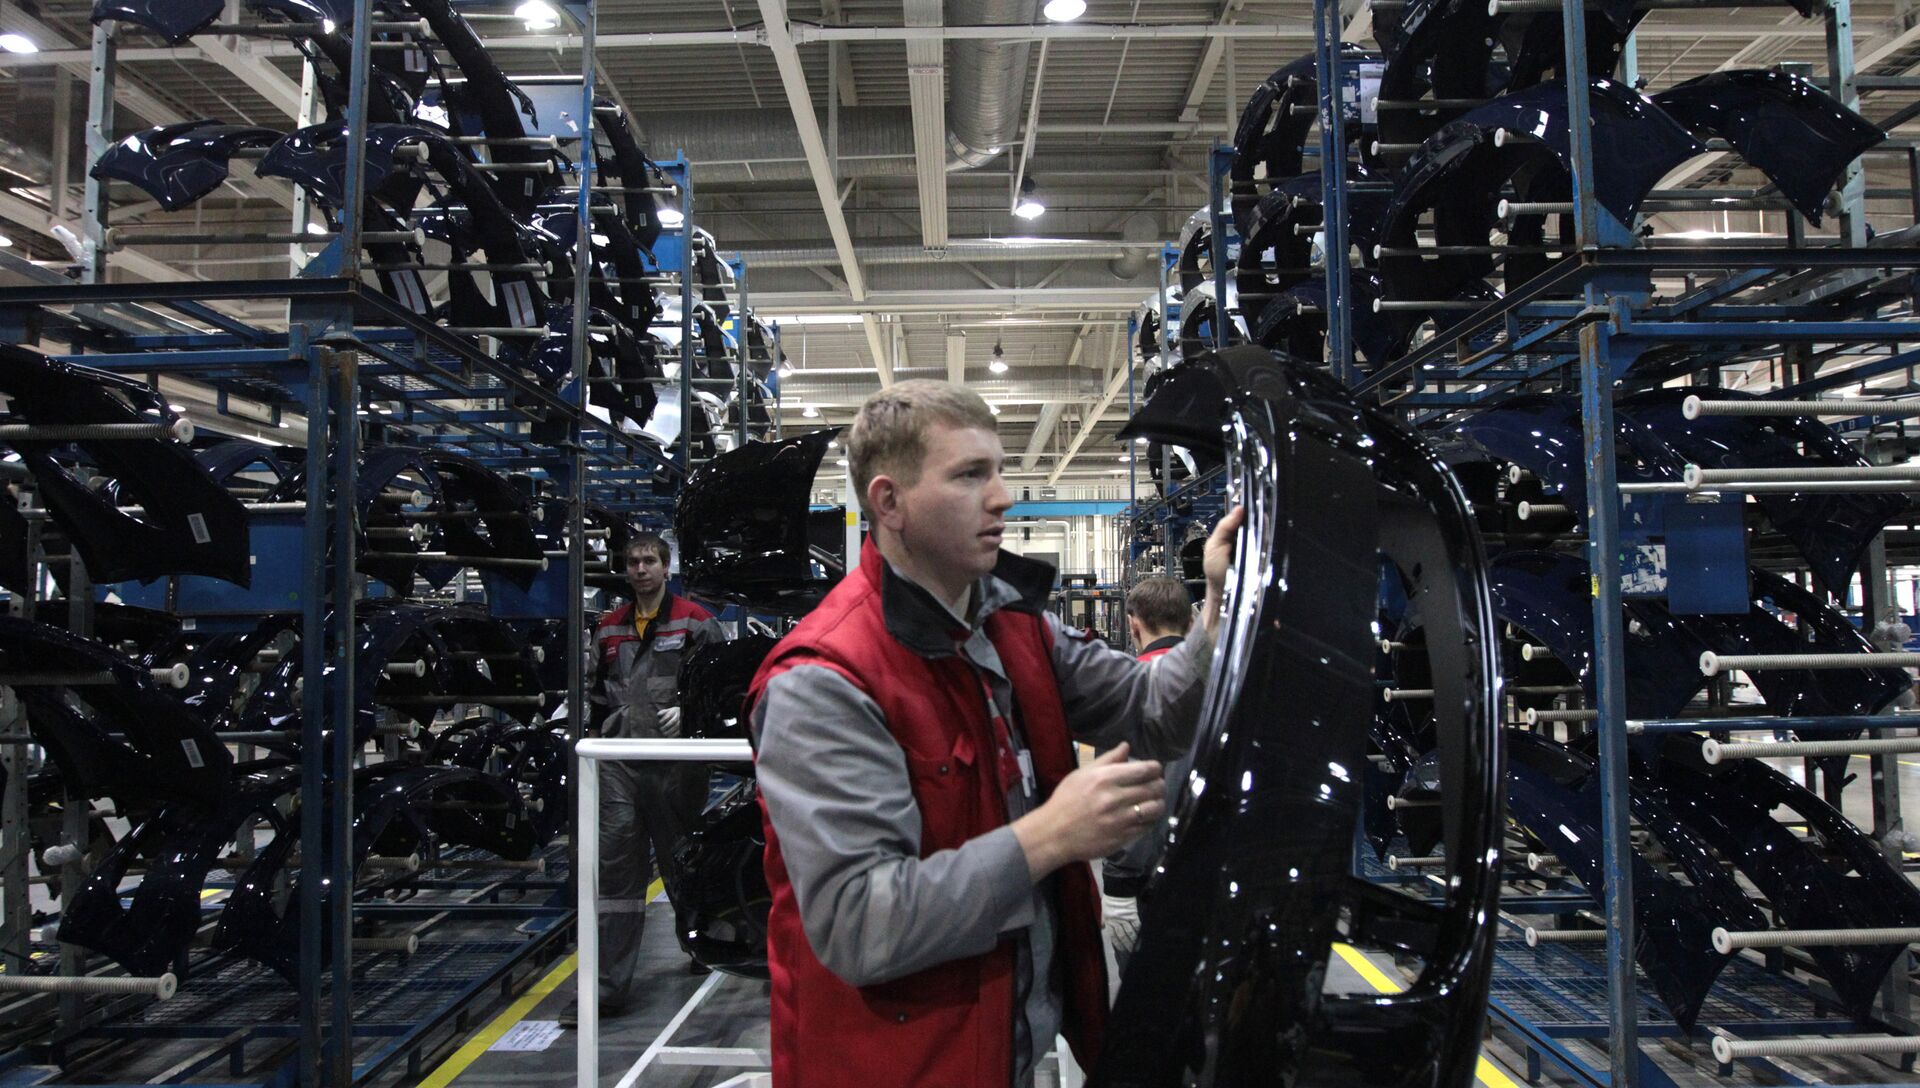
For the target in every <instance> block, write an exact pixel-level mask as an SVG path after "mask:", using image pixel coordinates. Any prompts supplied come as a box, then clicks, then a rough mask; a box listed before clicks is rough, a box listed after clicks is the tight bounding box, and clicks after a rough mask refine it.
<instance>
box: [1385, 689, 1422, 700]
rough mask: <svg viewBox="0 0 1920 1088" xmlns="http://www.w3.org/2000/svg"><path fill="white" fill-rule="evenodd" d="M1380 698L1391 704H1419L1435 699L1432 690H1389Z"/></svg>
mask: <svg viewBox="0 0 1920 1088" xmlns="http://www.w3.org/2000/svg"><path fill="white" fill-rule="evenodd" d="M1380 697H1381V698H1383V699H1385V700H1386V701H1387V702H1389V703H1405V702H1417V701H1419V700H1421V699H1431V698H1433V689H1432V688H1388V689H1387V690H1385V691H1383V692H1381V693H1380Z"/></svg>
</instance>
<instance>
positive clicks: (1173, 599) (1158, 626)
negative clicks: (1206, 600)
mask: <svg viewBox="0 0 1920 1088" xmlns="http://www.w3.org/2000/svg"><path fill="white" fill-rule="evenodd" d="M1127 611H1128V612H1129V613H1130V614H1131V615H1132V616H1133V618H1134V619H1137V620H1139V621H1140V624H1141V626H1143V627H1145V628H1146V629H1147V630H1149V631H1171V632H1173V633H1174V634H1181V633H1183V632H1185V631H1186V629H1187V627H1188V625H1189V624H1191V623H1192V622H1193V598H1192V597H1190V596H1188V594H1187V587H1186V585H1185V584H1183V583H1182V582H1181V581H1180V580H1179V579H1177V578H1169V577H1167V576H1165V575H1155V576H1154V577H1152V578H1143V579H1141V580H1140V583H1139V584H1138V585H1136V586H1134V587H1133V588H1132V589H1130V590H1128V591H1127Z"/></svg>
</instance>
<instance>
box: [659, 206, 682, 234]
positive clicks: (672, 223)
mask: <svg viewBox="0 0 1920 1088" xmlns="http://www.w3.org/2000/svg"><path fill="white" fill-rule="evenodd" d="M660 225H661V226H663V227H665V228H667V229H668V230H679V229H680V228H681V227H684V226H686V225H687V216H686V213H685V212H682V211H681V210H680V209H679V208H661V209H660Z"/></svg>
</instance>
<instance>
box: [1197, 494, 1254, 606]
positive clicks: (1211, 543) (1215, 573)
mask: <svg viewBox="0 0 1920 1088" xmlns="http://www.w3.org/2000/svg"><path fill="white" fill-rule="evenodd" d="M1246 523H1247V508H1246V507H1244V506H1236V507H1234V508H1233V509H1231V510H1229V511H1227V516H1226V517H1223V518H1221V519H1220V522H1219V524H1217V525H1215V526H1214V527H1213V532H1212V533H1211V534H1209V535H1208V537H1207V547H1206V551H1205V553H1204V554H1203V556H1202V558H1201V567H1202V569H1204V570H1205V571H1206V574H1207V600H1206V603H1205V604H1204V605H1202V606H1201V609H1200V621H1201V622H1202V623H1204V624H1205V625H1206V628H1207V633H1208V634H1212V633H1213V629H1214V626H1215V625H1216V624H1218V623H1219V622H1220V604H1221V602H1222V601H1224V600H1226V595H1227V568H1228V567H1230V566H1232V565H1233V539H1234V537H1235V536H1237V535H1239V532H1240V526H1242V525H1245V524H1246Z"/></svg>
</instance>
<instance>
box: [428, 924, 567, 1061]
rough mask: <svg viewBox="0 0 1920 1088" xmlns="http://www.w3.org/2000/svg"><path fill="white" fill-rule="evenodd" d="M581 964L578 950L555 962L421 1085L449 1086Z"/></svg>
mask: <svg viewBox="0 0 1920 1088" xmlns="http://www.w3.org/2000/svg"><path fill="white" fill-rule="evenodd" d="M579 966H580V954H579V953H577V952H576V953H573V954H571V955H569V956H568V957H567V958H566V959H564V960H561V961H560V962H559V963H558V964H555V965H554V968H553V970H551V971H548V972H547V977H545V978H543V979H541V980H540V981H539V982H537V983H534V985H533V988H532V989H530V990H528V991H527V992H526V993H524V994H521V995H520V998H519V1000H517V1001H515V1002H514V1003H513V1004H511V1005H508V1006H507V1007H506V1009H505V1010H504V1011H502V1012H501V1013H500V1015H498V1016H496V1017H494V1018H493V1021H492V1022H491V1023H489V1024H488V1025H487V1026H486V1027H484V1028H481V1029H480V1031H479V1032H478V1033H477V1034H475V1035H474V1037H473V1038H471V1039H468V1040H467V1041H466V1044H465V1045H463V1046H462V1047H461V1048H460V1049H459V1050H456V1051H454V1052H453V1056H452V1057H450V1058H448V1059H447V1060H446V1061H444V1062H441V1063H440V1065H439V1067H438V1068H436V1069H435V1070H434V1071H433V1072H431V1073H429V1074H427V1078H426V1079H425V1080H423V1081H421V1082H420V1085H419V1088H446V1086H447V1085H449V1084H452V1083H453V1078H455V1077H457V1076H459V1075H460V1074H462V1073H464V1072H466V1071H467V1067H468V1066H470V1065H472V1064H473V1063H474V1061H475V1060H477V1059H478V1058H479V1057H480V1055H482V1054H485V1053H486V1052H487V1048H488V1047H490V1046H492V1045H493V1044H494V1043H496V1042H499V1041H500V1037H501V1036H502V1035H505V1034H506V1033H507V1032H509V1031H511V1030H512V1029H513V1026H514V1025H515V1024H518V1023H519V1022H520V1021H522V1020H524V1019H526V1016H527V1014H528V1013H530V1012H532V1011H533V1007H534V1006H535V1005H538V1004H539V1003H540V1000H541V999H542V998H544V997H546V996H547V995H548V994H550V993H552V992H553V991H555V990H557V989H559V988H560V984H561V983H563V982H565V981H567V979H569V978H571V977H573V972H574V970H575V969H576V968H578V967H579Z"/></svg>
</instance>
